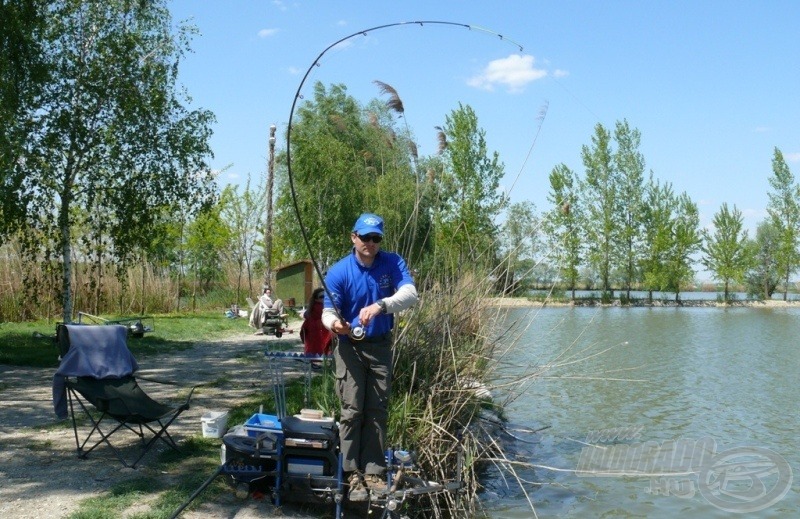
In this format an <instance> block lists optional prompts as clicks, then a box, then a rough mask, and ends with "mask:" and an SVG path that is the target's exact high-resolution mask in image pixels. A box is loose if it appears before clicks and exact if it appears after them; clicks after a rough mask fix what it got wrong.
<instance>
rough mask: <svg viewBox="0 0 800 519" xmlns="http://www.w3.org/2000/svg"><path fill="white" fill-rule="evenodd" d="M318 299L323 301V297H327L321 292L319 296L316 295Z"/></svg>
mask: <svg viewBox="0 0 800 519" xmlns="http://www.w3.org/2000/svg"><path fill="white" fill-rule="evenodd" d="M316 299H317V300H319V301H322V300H323V299H325V296H324V295H322V294H320V295H318V296H317V297H316Z"/></svg>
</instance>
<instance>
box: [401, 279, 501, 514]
mask: <svg viewBox="0 0 800 519" xmlns="http://www.w3.org/2000/svg"><path fill="white" fill-rule="evenodd" d="M491 293H492V292H491V286H490V283H489V281H488V280H486V279H479V278H478V277H476V276H466V277H464V278H462V279H458V280H453V281H452V282H451V283H444V284H434V285H433V286H431V287H430V288H428V289H426V290H425V291H423V292H422V293H421V297H420V302H419V304H418V305H417V306H416V307H414V308H413V309H412V310H409V311H407V312H406V313H404V314H402V316H401V320H402V322H401V323H400V326H399V327H398V328H397V330H398V333H397V338H396V343H395V358H394V381H393V390H392V400H391V402H390V418H389V420H390V423H389V426H390V427H389V429H390V431H389V441H390V444H392V445H399V446H404V447H405V448H409V449H411V450H413V451H415V452H416V453H417V457H418V461H419V463H420V465H421V467H422V469H423V470H424V472H425V473H426V475H427V477H428V478H429V479H432V480H436V481H447V480H452V479H455V478H456V477H460V478H461V479H462V480H463V482H464V484H465V493H466V495H464V494H462V495H460V496H457V495H455V494H443V495H441V496H439V498H437V499H436V500H432V501H431V502H429V503H427V508H426V509H424V510H418V511H417V514H418V516H431V517H441V516H444V515H452V516H460V515H473V514H475V513H476V512H477V510H478V508H479V504H478V500H477V493H478V491H479V490H480V488H481V485H480V480H479V475H480V468H481V462H482V460H484V459H487V460H488V459H494V458H497V457H498V456H500V455H502V453H500V452H498V449H500V447H499V446H498V445H497V444H496V442H494V440H493V439H492V438H491V437H489V436H488V435H486V434H484V433H483V430H482V428H481V427H480V419H479V418H480V416H481V414H482V412H483V410H484V409H486V408H494V404H493V403H492V401H491V399H490V398H487V396H486V395H487V393H486V390H487V388H488V387H490V386H491V381H492V377H493V373H494V371H495V368H496V366H497V359H498V358H500V357H502V351H501V349H502V346H501V344H500V342H498V341H497V340H495V339H493V337H496V336H497V335H496V333H495V327H496V323H497V318H498V316H499V313H498V310H497V309H494V308H492V307H491V306H490V305H488V304H487V300H488V299H489V298H490V296H491ZM493 410H494V411H495V412H500V413H502V409H493ZM460 450H461V452H462V455H463V459H464V463H463V464H462V465H458V464H457V459H458V456H459V451H460ZM459 469H460V470H461V474H457V471H458V470H459Z"/></svg>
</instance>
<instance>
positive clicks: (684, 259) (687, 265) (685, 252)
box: [667, 192, 701, 302]
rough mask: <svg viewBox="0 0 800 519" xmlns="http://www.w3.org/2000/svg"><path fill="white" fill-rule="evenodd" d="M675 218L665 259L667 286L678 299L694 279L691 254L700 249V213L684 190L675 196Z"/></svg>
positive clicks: (676, 299)
mask: <svg viewBox="0 0 800 519" xmlns="http://www.w3.org/2000/svg"><path fill="white" fill-rule="evenodd" d="M676 201H677V207H676V212H675V218H674V219H673V220H672V222H671V227H672V232H671V238H672V242H671V246H670V249H669V252H668V260H667V265H668V266H667V286H668V287H669V289H670V290H672V291H673V292H675V301H676V302H679V301H680V292H681V289H682V288H683V287H684V286H686V285H687V284H689V283H691V282H692V281H693V280H694V269H693V268H692V264H693V263H694V260H693V259H692V256H693V255H694V254H695V253H697V252H698V251H699V250H700V244H701V236H700V215H699V212H698V210H697V204H695V203H694V202H693V201H692V199H691V198H689V195H688V194H686V192H683V193H681V194H680V196H678V198H677V200H676Z"/></svg>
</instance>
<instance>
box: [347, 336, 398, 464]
mask: <svg viewBox="0 0 800 519" xmlns="http://www.w3.org/2000/svg"><path fill="white" fill-rule="evenodd" d="M391 346H392V339H391V338H390V337H389V338H387V339H386V340H385V341H382V342H375V343H371V342H366V341H364V342H358V343H355V344H354V343H351V342H349V341H347V340H340V341H339V344H338V345H337V346H336V348H335V349H334V351H333V355H334V358H335V360H336V391H337V393H338V395H339V400H340V402H341V405H342V414H341V417H340V420H339V441H340V448H341V452H342V458H343V464H342V469H343V470H344V471H345V472H351V471H354V470H359V471H361V472H363V473H364V474H382V473H383V472H384V471H385V470H386V459H385V454H384V449H385V445H386V426H387V422H388V418H389V394H390V393H391V389H392V347H391Z"/></svg>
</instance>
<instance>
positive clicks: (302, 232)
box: [286, 20, 523, 322]
mask: <svg viewBox="0 0 800 519" xmlns="http://www.w3.org/2000/svg"><path fill="white" fill-rule="evenodd" d="M425 25H444V26H451V27H461V28H464V29H468V30H470V31H476V32H482V33H485V34H489V35H493V36H496V37H498V38H499V39H500V40H502V41H505V42H508V43H511V44H513V45H514V46H516V47H518V48H519V51H520V52H522V51H523V47H522V45H520V44H519V43H517V42H515V41H513V40H511V39H508V38H506V37H505V36H503V35H502V34H500V33H498V32H495V31H492V30H491V29H487V28H485V27H479V26H477V25H469V24H465V23H457V22H447V21H438V20H424V21H413V22H396V23H389V24H385V25H378V26H375V27H371V28H369V29H364V30H360V31H357V32H354V33H353V34H350V35H349V36H345V37H344V38H341V39H339V40H336V41H335V42H333V43H331V44H330V45H328V46H327V47H325V49H324V50H323V51H322V52H320V53H319V55H318V56H317V57H316V59H315V60H314V61H313V62H312V63H311V65H310V66H309V67H308V69H307V70H306V72H305V74H303V78H302V79H301V80H300V85H299V86H298V87H297V91H296V92H295V95H294V99H293V100H292V108H291V110H290V111H289V123H288V126H287V128H286V170H287V175H288V177H289V192H290V194H291V196H292V204H293V206H294V211H295V214H296V215H297V224H298V226H299V227H300V235H301V236H302V238H303V243H304V244H305V246H306V250H307V251H308V255H309V257H310V258H311V263H312V265H313V266H314V270H315V271H316V273H317V276H318V277H319V279H320V282H321V283H322V288H323V290H325V293H326V294H327V295H328V298H329V299H330V300H331V303H332V304H333V310H334V312H336V315H337V316H338V317H339V319H340V320H342V321H343V322H344V317H343V316H342V314H341V312H340V311H339V308H338V307H337V306H336V303H335V302H334V301H333V297H332V295H331V292H330V290H329V289H328V286H327V284H326V283H325V278H324V276H323V275H322V272H321V270H320V267H319V264H318V262H317V258H316V256H315V254H314V251H313V250H312V248H311V243H310V241H309V238H308V232H307V231H306V227H305V225H304V224H303V218H302V215H301V214H300V206H299V204H298V201H297V192H296V191H295V186H294V176H293V174H292V120H293V119H294V112H295V108H296V107H297V101H298V100H299V99H302V97H303V96H302V94H301V91H302V90H303V86H304V85H305V83H306V80H307V79H308V77H309V75H310V74H311V71H312V70H314V67H318V66H320V59H322V57H323V56H324V55H325V54H326V53H327V52H328V51H329V50H331V49H333V48H334V47H336V46H337V45H339V44H341V43H343V42H345V41H347V40H349V39H351V38H355V37H356V36H367V35H368V34H370V33H372V32H375V31H379V30H382V29H387V28H390V27H401V26H419V27H424V26H425Z"/></svg>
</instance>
